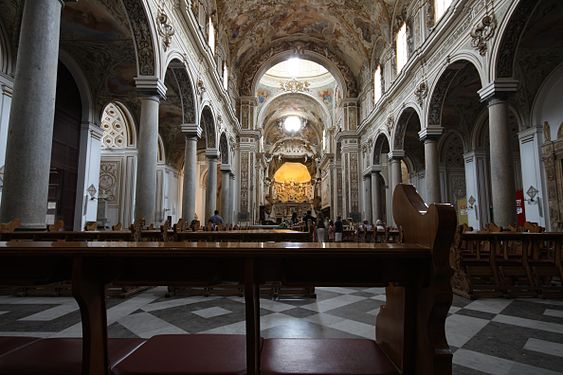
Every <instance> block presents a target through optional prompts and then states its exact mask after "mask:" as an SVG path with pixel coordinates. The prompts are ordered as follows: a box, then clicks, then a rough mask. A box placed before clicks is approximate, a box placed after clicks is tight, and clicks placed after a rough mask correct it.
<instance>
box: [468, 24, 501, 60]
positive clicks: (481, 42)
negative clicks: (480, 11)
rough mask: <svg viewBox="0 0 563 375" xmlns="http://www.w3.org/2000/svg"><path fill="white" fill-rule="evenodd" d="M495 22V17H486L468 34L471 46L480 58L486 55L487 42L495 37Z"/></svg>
mask: <svg viewBox="0 0 563 375" xmlns="http://www.w3.org/2000/svg"><path fill="white" fill-rule="evenodd" d="M496 28H497V21H496V18H495V15H494V14H492V15H486V16H484V17H483V18H482V19H481V22H480V23H479V24H478V25H477V26H475V29H473V31H471V32H470V33H469V35H470V36H471V46H472V47H473V48H475V49H476V50H477V51H479V54H480V55H481V56H485V54H486V53H487V42H488V41H489V40H490V39H491V38H492V37H493V36H494V35H495V30H496Z"/></svg>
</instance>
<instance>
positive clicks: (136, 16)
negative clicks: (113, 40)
mask: <svg viewBox="0 0 563 375" xmlns="http://www.w3.org/2000/svg"><path fill="white" fill-rule="evenodd" d="M122 1H123V5H124V6H125V9H126V10H127V16H128V17H129V23H130V25H131V30H132V31H133V36H134V37H135V45H136V49H137V63H138V68H139V74H140V75H144V76H152V75H154V74H155V58H154V48H153V44H152V37H151V34H152V33H151V30H150V27H149V20H148V19H147V14H146V12H145V9H144V7H143V2H142V1H140V0H122Z"/></svg>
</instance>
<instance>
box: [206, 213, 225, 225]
mask: <svg viewBox="0 0 563 375" xmlns="http://www.w3.org/2000/svg"><path fill="white" fill-rule="evenodd" d="M209 221H211V222H213V224H215V225H216V226H217V225H219V224H223V218H222V217H221V215H219V211H218V210H215V213H214V215H213V216H211V217H210V218H209Z"/></svg>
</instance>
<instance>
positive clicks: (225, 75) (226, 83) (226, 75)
mask: <svg viewBox="0 0 563 375" xmlns="http://www.w3.org/2000/svg"><path fill="white" fill-rule="evenodd" d="M223 88H224V89H225V90H228V88H229V68H227V64H226V63H224V64H223Z"/></svg>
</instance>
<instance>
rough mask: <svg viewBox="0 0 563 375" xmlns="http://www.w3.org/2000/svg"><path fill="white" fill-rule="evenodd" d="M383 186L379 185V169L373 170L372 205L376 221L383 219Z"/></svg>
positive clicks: (374, 220)
mask: <svg viewBox="0 0 563 375" xmlns="http://www.w3.org/2000/svg"><path fill="white" fill-rule="evenodd" d="M380 190H381V187H380V186H379V171H377V170H373V169H372V171H371V203H372V204H371V205H372V222H373V223H375V222H376V221H377V220H378V219H381V191H380Z"/></svg>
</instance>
